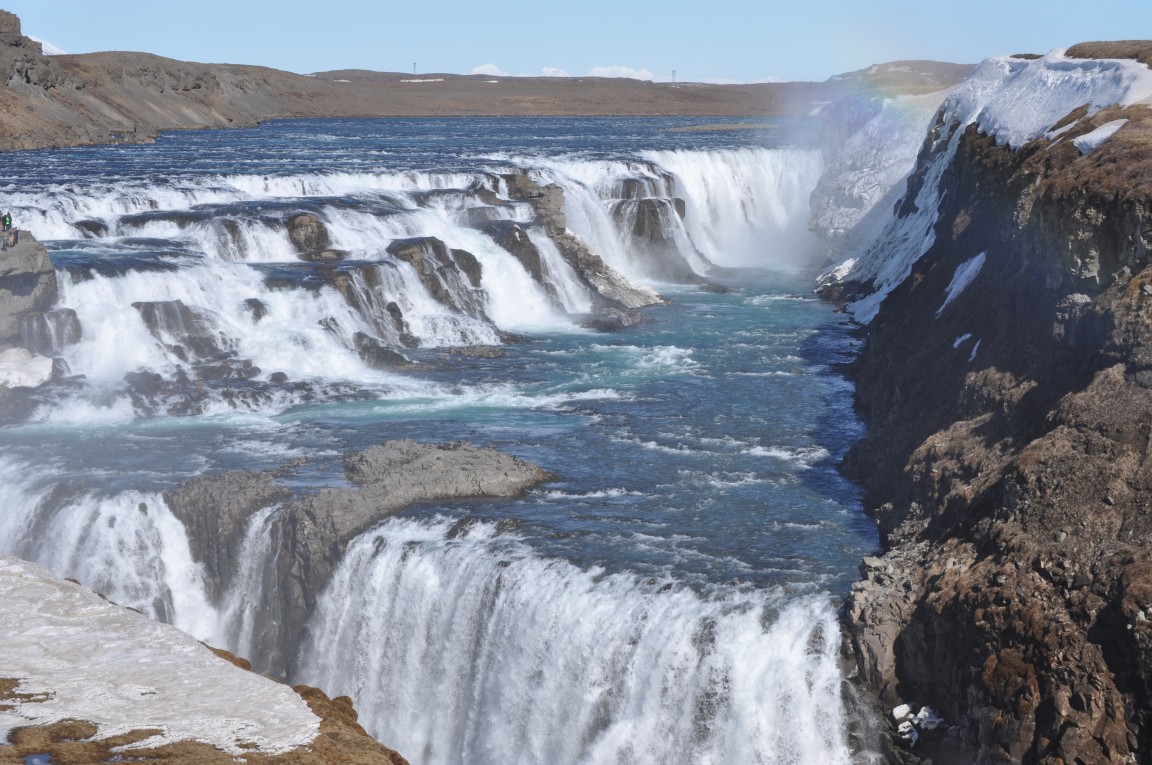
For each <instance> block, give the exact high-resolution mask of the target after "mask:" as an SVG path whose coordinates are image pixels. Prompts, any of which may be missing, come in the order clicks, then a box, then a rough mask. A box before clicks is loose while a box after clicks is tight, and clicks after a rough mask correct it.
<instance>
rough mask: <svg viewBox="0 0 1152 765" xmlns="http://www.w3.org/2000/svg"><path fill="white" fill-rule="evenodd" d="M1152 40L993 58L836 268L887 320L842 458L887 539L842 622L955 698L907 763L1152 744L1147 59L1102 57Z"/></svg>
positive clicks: (1048, 758)
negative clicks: (877, 224) (857, 434)
mask: <svg viewBox="0 0 1152 765" xmlns="http://www.w3.org/2000/svg"><path fill="white" fill-rule="evenodd" d="M1149 50H1152V45H1149V44H1147V43H1145V44H1135V43H1134V44H1129V45H1128V46H1127V47H1124V46H1121V47H1120V48H1115V47H1108V48H1106V49H1101V48H1100V47H1099V46H1082V47H1079V48H1077V49H1072V50H1070V51H1068V55H1067V56H1064V55H1062V54H1061V53H1059V52H1057V53H1053V54H1050V55H1049V56H1048V57H1044V58H1043V59H1032V58H1027V59H1025V58H1009V59H999V60H992V61H990V62H986V64H985V65H983V66H982V67H981V68H980V69H978V70H977V73H976V74H974V75H973V78H972V80H970V81H969V82H968V83H965V84H964V85H961V86H960V87H959V88H958V89H957V91H956V92H955V93H953V94H952V95H951V96H949V98H948V100H947V101H945V103H944V106H943V108H942V109H941V111H940V112H939V113H938V115H937V118H936V120H935V124H934V125H933V126H932V128H931V130H930V133H929V135H928V138H927V140H926V141H925V142H924V144H923V146H922V148H921V151H920V156H919V159H918V162H917V165H916V169H915V171H914V172H913V173H912V174H911V175H910V176H909V178H908V180H907V183H906V186H905V190H904V195H903V197H902V198H901V199H900V201H899V202H898V203H897V204H896V205H895V207H894V209H893V212H892V213H891V218H890V220H889V222H888V225H887V227H886V228H885V229H884V233H882V234H881V235H880V237H879V239H877V240H876V242H875V243H874V244H873V245H872V246H871V248H870V249H869V250H868V251H866V252H862V253H860V254H859V256H858V257H857V258H855V259H853V260H849V261H847V262H846V263H844V264H841V266H840V268H839V269H838V270H836V269H832V270H830V271H829V272H828V273H827V274H826V275H825V277H824V287H823V289H824V290H825V292H826V294H828V295H829V296H831V297H835V298H839V299H841V300H843V301H845V302H848V301H853V302H849V303H848V306H849V310H852V311H854V312H855V313H856V315H857V316H858V318H860V319H861V320H862V321H865V322H867V329H866V335H867V341H866V344H865V347H864V349H863V351H862V354H861V356H860V358H859V361H858V363H857V368H856V370H855V376H856V380H857V385H858V391H857V403H858V407H859V410H860V412H861V415H862V416H863V418H864V420H865V422H866V423H867V426H868V433H867V435H866V437H865V438H864V439H863V440H861V441H860V442H859V443H858V444H857V445H856V446H855V448H854V449H853V450H852V452H851V453H850V455H849V456H848V458H847V460H846V463H845V468H846V469H847V470H848V471H849V472H850V473H851V474H852V475H853V476H854V477H856V478H857V479H858V480H859V481H860V482H861V483H862V484H863V485H864V487H865V488H866V491H867V505H868V508H869V510H870V512H871V513H873V514H874V515H875V517H876V519H877V521H878V523H879V525H880V529H881V532H882V539H883V543H884V546H885V549H886V552H885V554H884V555H883V556H882V557H878V558H869V559H866V560H865V561H864V563H863V564H862V567H861V573H862V575H863V579H862V580H861V581H860V582H858V583H857V584H856V585H855V586H854V588H853V592H852V595H851V597H850V599H849V601H848V603H847V604H846V607H845V611H844V615H843V618H844V623H845V626H846V631H847V640H848V641H849V642H850V644H851V649H852V653H853V654H854V656H855V659H856V662H857V666H858V670H859V675H860V679H861V680H862V681H863V682H864V683H865V684H866V685H867V686H868V687H870V688H871V689H873V690H874V691H875V692H876V693H877V694H878V695H879V696H880V698H881V699H882V701H883V702H884V704H885V705H886V707H887V708H888V709H892V708H893V707H896V706H897V705H900V704H903V703H908V704H910V705H911V707H912V709H913V711H914V710H915V708H916V707H917V706H918V705H927V706H930V707H932V708H934V709H935V710H937V711H938V712H939V713H940V714H941V715H942V716H943V718H944V720H945V721H946V725H944V726H941V727H939V728H937V729H936V730H934V731H931V732H929V731H921V733H922V735H921V736H920V741H919V742H918V743H917V744H916V746H915V747H912V748H911V749H910V751H909V752H908V754H907V755H906V756H907V757H909V758H910V760H911V761H913V762H915V761H917V760H918V758H919V757H926V756H930V757H931V758H932V761H933V762H935V763H941V762H957V763H960V762H966V763H970V762H977V763H1050V764H1052V765H1054V764H1055V763H1069V764H1070V763H1085V764H1087V763H1104V762H1109V763H1111V762H1116V763H1120V762H1131V761H1134V759H1133V758H1135V761H1147V760H1148V759H1149V758H1150V757H1152V744H1150V742H1152V727H1150V724H1152V696H1150V693H1152V622H1150V621H1149V620H1148V619H1149V616H1152V557H1150V553H1152V534H1150V529H1152V504H1150V502H1149V500H1150V498H1152V494H1150V490H1152V465H1150V464H1149V455H1150V449H1152V371H1150V370H1152V367H1150V363H1152V332H1150V330H1152V263H1150V260H1149V255H1150V248H1152V111H1150V110H1149V107H1148V99H1149V97H1150V96H1152V77H1149V75H1150V74H1152V73H1149V72H1148V71H1147V68H1146V67H1143V66H1140V65H1138V64H1135V63H1133V62H1132V61H1126V62H1117V61H1095V60H1090V59H1092V57H1093V56H1094V55H1108V56H1128V57H1131V58H1139V57H1140V56H1142V55H1143V56H1147V52H1148V51H1149ZM1036 78H1048V79H1049V81H1050V82H1052V84H1051V86H1050V89H1049V90H1048V91H1045V90H1044V89H1042V88H1035V87H1032V86H1031V85H1030V82H1031V81H1032V80H1035V79H1036ZM1105 82H1107V83H1110V84H1108V85H1102V84H1101V83H1105ZM1030 93H1031V94H1032V95H1029V94H1030ZM1037 115H1039V116H1037ZM1029 120H1031V122H1029ZM904 731H905V733H906V734H907V738H909V739H911V738H914V733H915V731H913V732H912V733H911V734H909V733H908V728H907V727H905V729H904Z"/></svg>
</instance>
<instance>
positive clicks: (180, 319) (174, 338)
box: [132, 300, 224, 361]
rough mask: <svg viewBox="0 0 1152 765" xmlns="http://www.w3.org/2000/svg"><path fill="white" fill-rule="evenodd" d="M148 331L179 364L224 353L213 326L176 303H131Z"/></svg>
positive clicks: (186, 307)
mask: <svg viewBox="0 0 1152 765" xmlns="http://www.w3.org/2000/svg"><path fill="white" fill-rule="evenodd" d="M132 307H133V308H135V309H136V310H137V311H139V313H140V318H142V319H143V320H144V324H145V325H146V326H147V327H148V330H149V331H150V332H151V333H152V334H153V336H155V337H156V339H157V340H159V341H160V342H161V343H163V344H164V346H165V347H166V348H167V349H168V350H169V351H171V352H172V353H173V354H174V355H175V356H176V357H177V358H179V359H180V360H181V361H193V360H202V359H212V358H216V357H219V356H220V355H221V354H222V353H224V348H222V347H221V345H220V339H219V338H218V337H217V335H216V333H215V332H214V331H213V329H212V323H211V321H209V320H208V319H207V318H205V317H203V316H201V315H200V314H199V313H197V312H196V311H195V310H193V309H191V308H189V307H188V306H186V305H184V303H183V302H181V301H179V300H163V301H152V302H139V303H133V304H132Z"/></svg>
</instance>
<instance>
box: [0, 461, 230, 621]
mask: <svg viewBox="0 0 1152 765" xmlns="http://www.w3.org/2000/svg"><path fill="white" fill-rule="evenodd" d="M32 476H36V478H33V477H32ZM0 477H2V478H3V481H2V484H3V487H2V488H0V499H3V506H4V508H5V512H4V513H3V514H2V515H0V553H3V554H5V555H15V556H17V557H20V558H23V559H24V560H29V561H32V562H34V563H37V564H39V565H41V566H43V567H44V568H46V569H48V570H50V571H52V572H53V573H55V574H56V575H57V576H61V577H70V578H75V579H76V580H78V581H80V582H82V583H83V584H84V585H85V586H86V587H89V588H90V589H92V590H94V591H95V592H99V593H101V594H103V595H105V596H106V597H108V598H109V599H110V600H112V601H115V602H116V603H119V604H121V605H124V606H130V607H132V608H137V609H139V610H140V611H142V612H144V613H145V614H148V615H149V616H151V617H152V618H154V619H159V620H161V621H166V622H169V623H171V624H175V625H176V626H177V627H179V628H180V629H182V630H184V631H185V632H188V633H189V634H191V635H193V636H198V637H204V636H206V635H208V634H209V633H211V632H212V631H213V630H214V629H216V628H217V625H218V624H219V623H220V618H219V614H218V613H217V611H216V609H215V608H214V607H213V606H212V605H211V604H210V603H209V602H208V598H207V595H206V591H205V586H204V572H203V569H202V567H201V566H200V565H198V564H197V563H195V562H194V561H193V560H192V552H191V549H190V547H189V543H188V537H187V535H186V533H185V530H184V526H183V525H181V523H180V521H178V520H177V519H176V518H175V516H173V515H172V513H171V511H170V510H169V509H168V506H167V505H166V504H165V502H164V499H163V497H162V496H161V495H160V494H159V493H155V492H140V491H124V492H117V493H114V494H101V493H98V492H92V491H85V490H80V489H75V490H70V487H69V485H68V484H54V485H53V484H49V486H48V487H47V488H45V487H44V482H43V480H42V478H43V476H37V472H36V470H34V469H33V468H32V466H30V465H28V464H26V463H23V462H20V461H18V460H15V459H12V458H8V457H0Z"/></svg>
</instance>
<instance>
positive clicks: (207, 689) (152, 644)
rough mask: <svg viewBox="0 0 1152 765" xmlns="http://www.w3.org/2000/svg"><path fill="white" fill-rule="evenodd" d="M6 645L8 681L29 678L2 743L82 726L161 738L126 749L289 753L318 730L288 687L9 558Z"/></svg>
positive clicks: (3, 659)
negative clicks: (203, 746) (36, 729)
mask: <svg viewBox="0 0 1152 765" xmlns="http://www.w3.org/2000/svg"><path fill="white" fill-rule="evenodd" d="M0 645H3V646H4V650H3V651H0V678H8V679H16V680H19V681H20V685H19V687H18V688H17V689H16V690H17V694H18V696H17V698H16V699H15V700H13V699H5V705H6V706H11V709H9V710H7V711H0V742H3V741H4V740H5V739H6V738H7V733H8V731H10V730H11V729H13V728H17V727H22V726H28V725H48V724H51V723H55V722H58V721H61V720H65V719H75V720H86V721H88V722H90V723H93V724H94V725H96V726H97V728H98V730H99V732H98V733H97V736H96V737H97V738H108V737H112V736H117V735H121V734H124V733H128V732H129V731H133V730H141V729H159V730H161V731H163V733H162V734H160V735H156V736H152V737H150V738H147V739H145V740H143V741H139V742H137V743H135V744H132V745H131V746H130V747H128V748H147V747H155V746H163V745H165V744H169V743H173V742H177V741H202V742H204V743H207V744H210V745H212V746H215V747H217V748H219V749H221V750H223V751H225V752H228V753H230V754H233V755H239V754H243V753H249V754H250V753H251V752H252V751H253V750H252V748H251V747H253V746H254V747H256V748H257V749H258V750H259V751H262V752H267V753H269V754H280V753H283V752H287V751H290V750H293V749H296V748H298V747H301V746H305V745H307V744H309V743H310V742H312V741H313V740H314V739H315V738H316V735H317V733H318V732H319V729H320V719H319V718H318V717H316V716H315V715H314V714H313V713H312V711H311V710H310V709H309V708H308V705H307V704H306V703H305V702H304V700H303V699H302V698H301V697H300V696H299V695H297V694H296V693H295V692H294V691H293V690H292V689H291V688H289V687H288V686H286V685H281V684H280V683H276V682H274V681H272V680H269V679H267V678H265V677H262V676H260V675H257V674H255V673H252V672H248V671H245V670H243V669H240V668H239V667H236V666H233V665H232V664H230V663H228V662H226V661H223V660H222V659H220V658H218V657H217V656H216V655H215V654H214V653H212V652H211V651H209V650H208V649H207V648H206V647H204V646H203V645H202V644H201V643H199V642H197V641H196V640H195V639H194V638H192V637H191V636H189V635H187V634H185V633H183V632H181V631H180V630H178V629H176V628H175V627H172V626H170V625H167V624H162V623H159V622H154V621H151V620H150V619H147V618H146V617H144V616H141V615H140V614H138V613H135V612H133V611H129V610H128V609H126V608H121V607H120V606H117V605H114V604H112V603H109V602H107V601H105V600H103V599H102V598H100V597H99V596H98V595H96V594H95V593H93V592H91V591H89V590H87V589H85V588H83V587H81V586H79V585H75V584H72V583H70V582H65V581H61V580H59V579H57V578H55V577H54V576H52V575H51V574H50V573H48V572H47V571H45V570H44V569H42V568H40V567H38V566H35V565H33V564H31V563H27V562H25V561H22V560H17V559H15V558H6V557H0Z"/></svg>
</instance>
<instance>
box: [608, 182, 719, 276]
mask: <svg viewBox="0 0 1152 765" xmlns="http://www.w3.org/2000/svg"><path fill="white" fill-rule="evenodd" d="M675 201H676V200H670V199H657V198H651V197H649V198H645V199H639V200H635V201H631V200H629V201H624V202H619V203H617V205H616V207H615V210H614V214H615V216H616V218H617V221H618V222H620V223H622V224H623V226H624V228H625V229H626V230H627V232H628V235H629V237H630V241H629V250H630V251H631V253H632V255H633V257H634V258H636V260H638V261H639V262H641V263H643V264H644V268H645V271H646V272H647V273H649V274H652V275H653V276H655V277H657V278H659V279H662V280H667V281H671V282H679V283H685V284H698V283H701V282H703V281H704V279H703V277H701V276H699V275H698V274H697V273H696V272H695V271H693V270H692V267H691V266H689V265H688V262H687V261H686V260H684V256H683V255H681V253H680V249H679V246H678V245H677V243H676V240H675V238H674V237H673V236H672V227H673V225H676V224H677V223H678V221H677V220H675V219H676V218H679V217H681V216H682V215H683V212H682V210H681V209H680V208H678V207H677V206H676V205H675Z"/></svg>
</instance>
